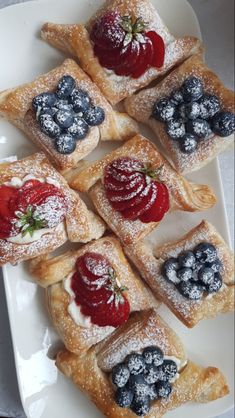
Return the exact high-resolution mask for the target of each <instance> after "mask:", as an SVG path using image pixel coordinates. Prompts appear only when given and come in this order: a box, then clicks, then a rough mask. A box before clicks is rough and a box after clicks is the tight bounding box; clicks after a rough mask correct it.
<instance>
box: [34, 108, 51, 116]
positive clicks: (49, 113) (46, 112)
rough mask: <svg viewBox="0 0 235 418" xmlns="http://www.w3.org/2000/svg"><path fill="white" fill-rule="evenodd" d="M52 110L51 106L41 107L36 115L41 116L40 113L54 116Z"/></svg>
mask: <svg viewBox="0 0 235 418" xmlns="http://www.w3.org/2000/svg"><path fill="white" fill-rule="evenodd" d="M54 114H55V113H54V111H53V108H51V107H43V108H42V110H41V111H40V113H39V115H38V117H39V116H41V115H50V116H54Z"/></svg>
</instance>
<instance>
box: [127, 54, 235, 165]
mask: <svg viewBox="0 0 235 418" xmlns="http://www.w3.org/2000/svg"><path fill="white" fill-rule="evenodd" d="M125 107H126V110H127V112H128V113H129V115H131V116H132V117H134V118H135V119H137V120H138V121H139V122H143V123H146V124H147V125H149V126H150V127H151V128H152V129H153V130H154V132H155V133H156V135H157V138H158V140H159V141H160V142H161V144H162V145H163V147H164V148H165V150H166V153H167V155H168V157H169V159H170V160H171V162H172V163H173V165H174V167H175V168H176V170H177V171H178V172H180V173H189V172H191V171H195V170H198V169H199V168H201V167H203V166H205V165H206V164H208V163H209V162H210V161H211V160H212V159H213V158H215V157H216V156H217V155H218V154H219V153H220V152H222V151H224V150H225V149H226V148H228V147H229V146H230V145H231V144H232V143H233V141H234V135H233V134H234V131H235V110H234V92H232V91H231V90H228V89H226V88H225V87H224V85H223V83H222V81H220V80H219V78H218V77H217V76H216V75H215V74H214V73H213V72H212V71H211V70H210V69H209V68H208V67H207V66H206V65H205V64H204V62H203V61H202V59H201V56H200V55H195V56H194V57H191V58H189V59H188V60H187V61H185V62H184V63H183V64H182V65H181V66H179V67H178V68H177V69H176V70H174V71H173V72H172V73H170V74H169V75H168V76H167V77H166V78H165V79H164V80H163V81H162V82H161V83H160V84H158V85H157V86H156V87H153V88H150V89H147V90H143V91H142V92H140V93H137V94H136V95H135V96H132V97H130V98H128V99H127V100H126V102H125Z"/></svg>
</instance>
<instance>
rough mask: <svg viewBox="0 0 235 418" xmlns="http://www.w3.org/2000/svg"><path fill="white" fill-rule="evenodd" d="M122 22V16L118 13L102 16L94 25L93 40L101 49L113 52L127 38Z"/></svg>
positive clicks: (91, 35) (91, 36)
mask: <svg viewBox="0 0 235 418" xmlns="http://www.w3.org/2000/svg"><path fill="white" fill-rule="evenodd" d="M120 22H121V18H120V14H119V13H118V12H116V11H111V12H108V13H106V14H105V15H103V16H101V18H99V19H98V20H97V21H96V22H95V24H94V25H93V28H92V30H91V33H90V38H91V40H92V41H93V42H94V44H95V45H98V46H100V47H101V48H106V49H111V50H113V48H118V47H119V46H120V45H121V44H122V42H123V40H124V36H125V31H124V30H123V29H122V27H121V25H120Z"/></svg>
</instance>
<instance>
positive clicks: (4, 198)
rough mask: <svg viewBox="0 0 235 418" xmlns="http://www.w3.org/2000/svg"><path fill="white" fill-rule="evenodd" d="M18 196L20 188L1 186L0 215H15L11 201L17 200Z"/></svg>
mask: <svg viewBox="0 0 235 418" xmlns="http://www.w3.org/2000/svg"><path fill="white" fill-rule="evenodd" d="M17 196H18V189H16V188H15V187H11V186H6V185H4V184H3V185H1V186H0V217H6V218H9V219H11V218H12V217H13V215H14V212H12V209H11V204H10V202H11V201H12V202H15V200H16V199H17Z"/></svg>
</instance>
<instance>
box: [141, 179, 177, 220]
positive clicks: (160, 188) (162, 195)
mask: <svg viewBox="0 0 235 418" xmlns="http://www.w3.org/2000/svg"><path fill="white" fill-rule="evenodd" d="M154 184H155V185H156V189H157V194H156V199H155V200H154V201H153V203H152V205H151V206H150V208H149V209H148V210H147V211H146V212H145V213H144V214H143V215H142V216H141V217H140V220H141V222H144V223H148V222H160V221H161V220H162V218H163V217H164V215H165V213H166V212H168V210H169V207H170V205H169V192H168V189H167V187H166V186H165V184H163V183H157V182H155V183H154Z"/></svg>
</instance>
